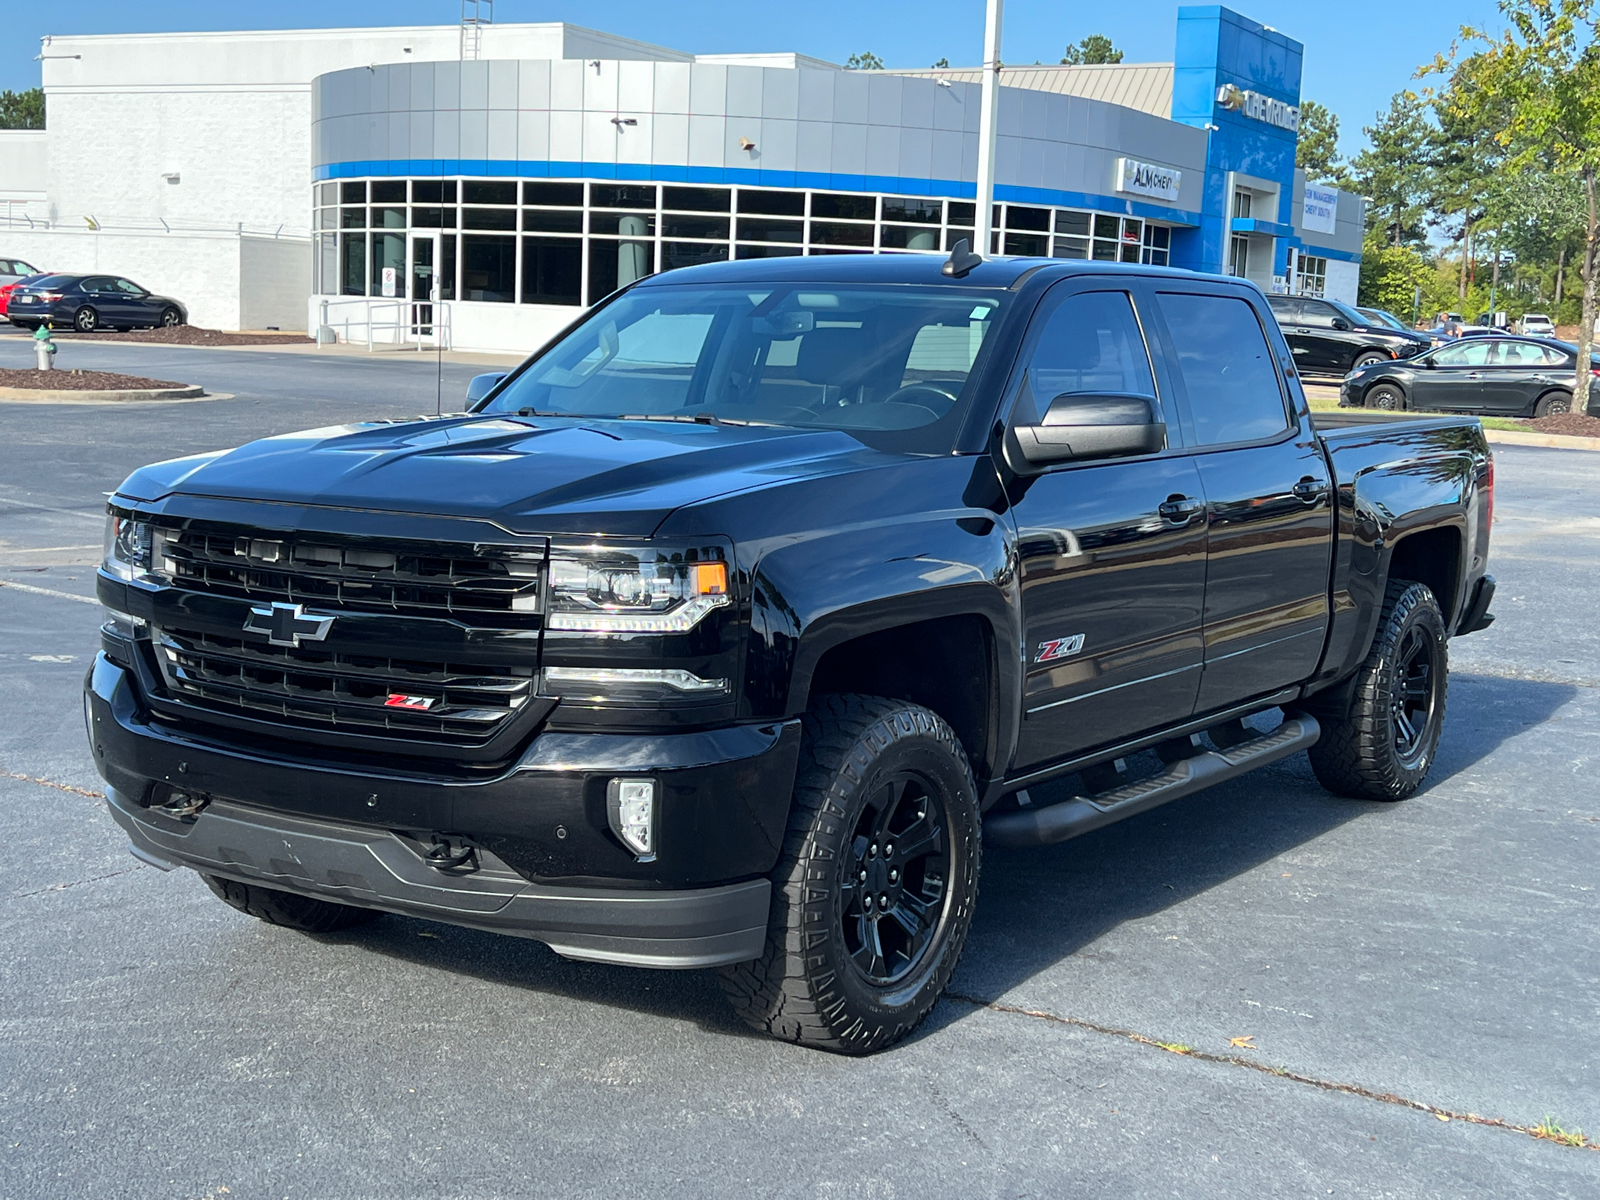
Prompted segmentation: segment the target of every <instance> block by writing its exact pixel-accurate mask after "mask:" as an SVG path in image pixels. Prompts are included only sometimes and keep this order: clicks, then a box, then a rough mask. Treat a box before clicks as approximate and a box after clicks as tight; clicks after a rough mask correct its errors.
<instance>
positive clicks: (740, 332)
mask: <svg viewBox="0 0 1600 1200" xmlns="http://www.w3.org/2000/svg"><path fill="white" fill-rule="evenodd" d="M491 383H492V385H493V386H492V388H491V390H489V391H488V392H486V393H485V394H484V396H483V399H482V400H480V401H479V402H478V403H477V404H476V405H475V406H474V408H475V411H473V412H470V413H466V414H456V415H453V416H448V417H444V418H433V419H423V418H419V419H417V420H413V421H399V422H395V421H388V420H385V421H374V422H371V423H366V424H353V425H341V426H334V427H330V428H324V429H317V430H311V431H308V432H305V433H300V434H286V435H281V436H277V437H273V438H269V439H267V440H265V441H259V442H255V443H252V444H249V445H245V446H241V447H238V448H236V449H232V450H219V451H215V452H212V453H209V454H198V455H192V456H189V457H186V458H183V459H178V460H175V461H172V462H167V463H159V464H156V465H154V466H149V467H145V468H143V469H141V470H139V471H136V472H134V473H133V474H132V475H131V476H129V477H128V478H127V479H126V480H125V481H124V482H123V483H122V484H121V486H120V487H119V488H118V489H117V491H116V493H115V494H114V495H113V496H112V498H111V501H110V513H109V524H108V530H107V542H106V546H107V551H106V557H105V562H104V566H103V567H102V569H101V571H100V574H99V578H98V587H99V596H100V599H101V601H102V602H103V603H104V604H105V606H106V608H107V609H108V610H110V611H109V614H108V620H107V623H106V625H105V627H104V629H103V631H102V648H101V652H100V654H99V655H98V656H97V657H96V659H95V663H94V666H93V668H92V669H91V671H90V672H89V675H88V678H87V679H86V681H85V686H86V690H87V696H86V711H87V718H88V731H89V740H90V745H91V748H92V752H93V755H94V762H95V765H96V766H97V767H98V768H99V770H100V773H101V774H102V775H103V776H104V777H105V779H106V780H107V784H108V786H107V789H106V797H107V803H108V805H109V807H110V809H111V813H112V816H113V817H114V818H115V819H116V821H117V822H118V824H120V825H121V826H122V828H123V829H124V830H126V831H127V833H128V835H129V836H130V838H131V839H132V843H133V847H134V852H135V853H136V854H137V855H139V856H140V857H141V858H143V859H144V860H145V861H147V862H150V863H153V864H155V865H157V866H160V867H163V868H171V867H175V866H184V867H187V868H190V869H193V870H195V871H198V872H200V873H201V874H202V875H203V876H204V877H205V879H206V881H207V883H208V885H209V886H210V887H211V888H212V890H213V891H215V892H216V894H217V895H218V896H219V897H220V898H221V899H222V900H224V901H225V902H227V903H228V904H231V905H233V906H234V907H235V908H238V909H240V910H242V911H244V912H246V913H250V914H252V915H254V916H256V917H259V918H261V919H263V920H266V921H269V922H272V923H273V924H276V925H279V926H287V927H289V928H294V929H302V930H308V931H313V932H321V933H326V932H329V931H331V930H335V929H341V928H346V927H352V926H356V925H359V924H361V923H362V922H365V921H368V920H371V919H372V918H373V917H374V916H376V915H377V914H378V913H380V912H393V913H402V914H410V915H413V916H422V917H426V918H429V919H432V920H439V921H450V922H455V923H457V924H461V925H465V926H471V927H474V928H478V929H486V930H498V931H500V932H504V933H512V934H517V935H519V936H522V937H531V938H535V939H537V940H539V941H542V942H545V943H546V944H548V945H549V946H551V947H552V948H553V949H554V950H555V951H556V952H557V953H558V954H561V955H563V956H565V957H568V958H574V959H587V960H593V961H601V962H609V963H618V964H625V965H632V966H640V967H684V968H688V967H696V968H698V967H717V968H721V969H722V972H723V974H722V983H723V987H724V990H725V992H726V994H727V996H728V997H729V999H730V1000H731V1002H732V1003H733V1005H734V1007H735V1008H736V1009H737V1010H738V1011H739V1012H740V1013H741V1014H742V1015H743V1016H744V1017H745V1019H746V1020H748V1021H749V1022H750V1024H752V1025H753V1026H755V1027H756V1028H757V1029H760V1030H763V1031H766V1032H768V1033H771V1034H773V1035H774V1036H777V1037H780V1038H783V1039H785V1040H788V1041H794V1042H800V1043H802V1044H805V1045H810V1046H816V1047H821V1048H825V1049H829V1050H835V1051H841V1052H844V1053H864V1052H867V1051H870V1050H874V1049H877V1048H878V1047H881V1046H885V1045H888V1044H889V1043H891V1042H893V1041H895V1040H896V1039H898V1038H900V1037H902V1036H904V1035H905V1034H906V1033H907V1032H908V1031H909V1030H911V1029H912V1028H913V1027H915V1025H916V1024H917V1022H918V1021H919V1020H920V1019H921V1018H922V1017H923V1016H924V1015H925V1014H926V1013H927V1012H928V1011H929V1009H930V1008H932V1006H933V1004H934V1002H935V1000H937V998H938V996H939V993H940V991H941V989H943V988H944V986H945V984H946V983H947V981H948V980H949V979H950V976H951V972H952V971H953V970H954V969H955V966H956V961H957V959H958V958H959V956H960V954H961V949H962V946H963V944H964V943H965V941H966V938H967V935H968V932H969V929H970V928H971V922H972V914H973V907H974V905H975V903H976V902H977V897H978V876H979V865H980V861H981V859H982V847H983V842H984V841H985V840H986V839H987V840H989V841H991V842H994V843H997V844H1001V845H1007V846H1042V845H1046V844H1049V843H1053V842H1060V841H1063V840H1065V839H1067V838H1071V837H1076V836H1078V835H1080V834H1084V833H1088V832H1090V831H1092V830H1095V829H1098V828H1100V827H1102V826H1104V825H1107V824H1110V823H1111V822H1113V821H1117V820H1121V819H1122V818H1124V817H1127V816H1130V815H1132V814H1134V813H1139V812H1144V811H1147V810H1148V809H1150V808H1153V807H1154V806H1156V805H1158V804H1162V803H1164V802H1166V801H1169V800H1172V799H1175V798H1177V797H1179V796H1183V795H1187V794H1189V793H1190V792H1193V791H1195V790H1197V789H1199V788H1202V787H1206V786H1208V785H1210V784H1212V783H1216V782H1218V781H1220V780H1225V779H1230V778H1233V777H1235V776H1237V775H1239V774H1241V773H1243V772H1245V771H1249V770H1253V769H1255V768H1257V767H1261V766H1264V765H1266V764H1268V763H1271V762H1275V761H1279V760H1282V759H1284V758H1286V757H1288V756H1289V755H1292V754H1295V753H1298V752H1300V751H1302V750H1309V753H1310V764H1311V767H1312V769H1313V770H1314V771H1315V772H1316V776H1317V778H1318V779H1319V780H1321V781H1322V783H1323V784H1324V786H1326V787H1327V788H1329V789H1330V790H1332V791H1334V792H1336V793H1338V794H1340V795H1345V796H1353V797H1360V798H1363V799H1367V800H1388V801H1394V800H1402V799H1404V798H1405V797H1407V796H1410V795H1411V794H1412V793H1413V792H1415V791H1416V790H1417V788H1418V787H1419V786H1420V785H1421V783H1422V781H1423V779H1424V777H1425V776H1426V775H1427V774H1428V771H1429V769H1430V768H1431V767H1432V766H1433V761H1434V753H1435V749H1436V747H1437V745H1438V742H1439V736H1440V730H1441V729H1442V726H1443V721H1444V714H1445V691H1446V676H1447V666H1448V664H1447V659H1446V643H1447V641H1448V639H1449V638H1450V637H1452V636H1454V635H1457V634H1464V633H1471V632H1472V631H1473V630H1476V629H1481V628H1483V627H1484V626H1485V625H1487V624H1488V622H1489V621H1491V620H1492V619H1493V618H1492V616H1491V615H1490V614H1489V613H1488V611H1487V609H1488V605H1489V601H1490V599H1491V597H1492V596H1493V594H1494V581H1493V579H1492V578H1490V577H1489V576H1488V575H1486V574H1485V573H1484V569H1485V566H1486V565H1487V561H1488V550H1489V530H1490V515H1491V511H1492V500H1493V491H1492V488H1493V479H1494V475H1493V463H1492V460H1491V459H1490V456H1489V449H1488V446H1487V445H1486V443H1485V441H1484V437H1483V431H1482V430H1481V429H1480V428H1479V426H1478V422H1477V421H1476V420H1473V419H1468V418H1460V417H1454V418H1434V419H1431V420H1412V421H1400V422H1398V423H1397V424H1379V425H1373V424H1361V425H1359V426H1357V427H1355V428H1351V429H1333V430H1323V431H1319V430H1318V429H1317V428H1315V427H1314V426H1313V424H1312V418H1311V413H1310V411H1309V409H1308V407H1307V404H1306V399H1305V395H1304V392H1303V391H1302V390H1301V387H1300V382H1299V379H1298V378H1297V374H1296V372H1294V370H1293V364H1292V360H1291V358H1290V355H1289V351H1288V347H1287V346H1285V345H1284V342H1283V339H1282V337H1281V336H1280V335H1279V332H1278V328H1277V326H1276V324H1275V323H1274V322H1273V321H1272V319H1271V316H1270V313H1269V310H1268V308H1267V303H1266V299H1265V297H1264V296H1263V295H1262V294H1261V291H1260V290H1259V289H1258V288H1257V287H1256V286H1255V285H1254V284H1251V283H1249V282H1248V281H1246V280H1242V279H1223V278H1220V277H1211V276H1205V275H1199V274H1195V273H1191V272H1187V271H1176V270H1171V271H1169V270H1165V269H1163V268H1158V267H1140V266H1137V265H1132V264H1130V265H1127V266H1124V265H1120V264H1116V263H1099V262H1078V263H1069V262H1062V261H1060V260H1052V259H1044V260H1040V259H1017V258H1001V259H996V260H992V261H984V260H981V259H977V258H976V256H973V255H970V254H968V253H967V252H966V250H965V243H964V242H962V243H958V245H957V247H956V250H955V252H953V253H952V255H951V258H950V259H949V260H948V261H947V262H946V263H945V264H944V269H943V270H941V263H940V260H939V259H938V258H937V257H934V256H931V255H927V256H924V255H882V256H878V255H863V256H860V257H854V256H851V257H822V256H818V257H811V258H787V259H751V260H745V261H737V262H728V263H719V264H713V265H706V266H698V267H687V268H684V269H681V270H676V271H671V272H667V273H664V274H661V275H656V276H651V277H649V278H648V279H644V280H641V281H639V282H638V283H636V284H634V285H632V286H630V287H628V288H626V289H624V290H622V291H620V292H617V293H615V294H613V295H612V296H611V297H610V298H608V299H607V300H606V301H605V302H603V303H601V304H599V305H597V306H596V307H595V308H594V309H593V311H591V312H590V313H589V314H587V315H586V316H585V317H584V318H583V319H582V320H580V321H579V322H578V323H577V324H575V325H574V326H573V327H572V328H570V329H569V330H568V331H567V332H566V333H564V334H562V335H560V336H558V337H556V338H555V339H553V340H552V341H551V342H550V344H549V345H548V346H547V347H546V348H544V349H543V350H541V351H540V352H539V353H538V354H536V355H535V356H534V357H532V358H530V359H529V360H528V361H527V362H525V363H524V364H523V365H522V366H521V367H520V368H518V369H517V370H516V371H515V372H513V373H512V374H511V375H510V376H508V377H506V378H503V379H497V380H493V381H491ZM1335 419H1336V420H1337V418H1335ZM1345 419H1346V420H1349V418H1348V416H1347V417H1346V418H1345ZM1284 802H1285V803H1289V802H1290V801H1287V800H1285V801H1284ZM1394 849H1395V859H1396V864H1397V865H1396V868H1395V869H1396V870H1397V871H1398V870H1401V869H1402V868H1401V867H1400V866H1399V864H1400V863H1401V862H1402V861H1404V862H1409V861H1410V858H1409V857H1408V855H1409V850H1408V848H1407V845H1406V843H1405V840H1404V837H1403V836H1399V837H1397V839H1396V841H1395V843H1394ZM151 904H152V906H151V908H150V910H149V911H148V913H147V914H146V919H147V920H149V921H151V922H162V921H166V920H168V919H170V914H169V913H168V911H167V910H166V909H165V908H163V907H161V906H160V902H159V901H155V900H154V899H152V901H151Z"/></svg>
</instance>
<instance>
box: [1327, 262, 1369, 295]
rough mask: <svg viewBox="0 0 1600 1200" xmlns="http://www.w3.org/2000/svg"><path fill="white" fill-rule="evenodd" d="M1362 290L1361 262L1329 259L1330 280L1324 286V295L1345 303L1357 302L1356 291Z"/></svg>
mask: <svg viewBox="0 0 1600 1200" xmlns="http://www.w3.org/2000/svg"><path fill="white" fill-rule="evenodd" d="M1360 290H1361V264H1360V263H1358V262H1344V261H1343V260H1342V259H1337V258H1330V259H1329V260H1328V282H1327V284H1326V285H1324V287H1323V291H1322V294H1323V296H1324V297H1326V298H1327V299H1329V300H1338V301H1340V302H1342V303H1344V304H1354V303H1355V302H1356V293H1357V292H1359V291H1360Z"/></svg>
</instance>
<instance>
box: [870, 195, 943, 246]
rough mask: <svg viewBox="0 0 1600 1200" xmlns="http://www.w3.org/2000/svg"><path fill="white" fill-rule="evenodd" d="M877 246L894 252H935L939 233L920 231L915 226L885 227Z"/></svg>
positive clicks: (935, 230)
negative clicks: (885, 247)
mask: <svg viewBox="0 0 1600 1200" xmlns="http://www.w3.org/2000/svg"><path fill="white" fill-rule="evenodd" d="M884 207H885V208H887V207H888V206H887V205H885V206H884ZM878 244H879V245H880V246H887V247H890V248H891V249H895V250H937V249H938V248H939V231H938V230H937V229H922V228H918V227H917V226H915V225H909V226H907V225H885V226H884V227H883V237H882V239H881V240H880V241H879V243H878Z"/></svg>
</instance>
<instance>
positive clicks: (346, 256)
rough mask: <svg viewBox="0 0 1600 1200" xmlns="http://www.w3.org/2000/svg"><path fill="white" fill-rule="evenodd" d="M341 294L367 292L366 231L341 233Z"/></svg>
mask: <svg viewBox="0 0 1600 1200" xmlns="http://www.w3.org/2000/svg"><path fill="white" fill-rule="evenodd" d="M339 294H340V295H341V296H365V295H366V294H367V235H366V234H364V233H341V234H340V235H339Z"/></svg>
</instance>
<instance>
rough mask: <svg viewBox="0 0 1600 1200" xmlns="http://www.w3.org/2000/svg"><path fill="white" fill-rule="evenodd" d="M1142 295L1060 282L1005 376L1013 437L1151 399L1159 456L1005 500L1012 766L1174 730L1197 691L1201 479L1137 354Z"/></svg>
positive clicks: (1032, 486)
mask: <svg viewBox="0 0 1600 1200" xmlns="http://www.w3.org/2000/svg"><path fill="white" fill-rule="evenodd" d="M1142 286H1143V285H1142V284H1140V283H1137V282H1135V281H1131V280H1127V279H1117V280H1115V281H1111V280H1105V279H1101V280H1095V279H1075V280H1066V281H1064V282H1063V283H1061V284H1060V285H1058V286H1057V287H1055V288H1052V289H1051V290H1050V292H1048V293H1047V294H1046V296H1045V298H1044V300H1043V301H1042V302H1041V304H1040V307H1039V310H1038V312H1037V313H1036V314H1035V316H1034V318H1033V322H1032V324H1031V326H1030V329H1029V333H1028V337H1027V339H1026V341H1025V342H1024V349H1023V352H1022V355H1021V357H1020V359H1019V361H1018V367H1017V370H1016V371H1015V372H1014V373H1013V380H1014V383H1013V389H1014V391H1013V396H1012V398H1011V400H1010V402H1009V407H1010V412H1011V416H1010V419H1011V420H1012V421H1013V422H1014V423H1020V424H1035V423H1037V421H1038V419H1039V417H1040V416H1041V415H1042V414H1043V412H1044V411H1045V410H1046V409H1047V408H1048V407H1049V405H1050V402H1051V400H1053V399H1054V398H1055V397H1056V396H1058V395H1061V394H1063V393H1070V392H1119V393H1123V394H1128V395H1140V396H1149V397H1153V398H1157V400H1158V403H1159V404H1160V405H1161V406H1162V410H1163V412H1164V413H1165V414H1166V421H1167V426H1168V431H1169V443H1168V448H1167V449H1166V450H1164V451H1163V452H1161V453H1159V454H1152V455H1144V456H1141V457H1138V458H1126V459H1115V460H1107V461H1102V462H1086V463H1065V464H1061V465H1059V466H1056V467H1054V468H1051V469H1049V470H1047V471H1045V472H1044V473H1043V474H1040V475H1036V476H1031V477H1028V478H1025V479H1021V480H1018V481H1017V482H1016V483H1015V485H1014V486H1013V488H1012V510H1011V511H1012V517H1013V519H1014V520H1015V522H1016V536H1017V551H1018V558H1019V560H1020V563H1019V566H1020V573H1021V594H1022V621H1023V638H1024V641H1023V651H1024V654H1025V659H1026V667H1025V669H1026V690H1025V693H1024V703H1023V708H1024V718H1023V725H1022V734H1021V738H1020V740H1019V746H1018V753H1017V764H1016V765H1017V766H1019V767H1026V766H1033V765H1036V764H1041V763H1045V762H1049V761H1050V760H1052V759H1058V758H1061V757H1063V756H1065V755H1068V754H1071V753H1073V752H1075V751H1080V750H1085V749H1088V748H1090V747H1094V746H1099V745H1104V744H1106V743H1109V742H1114V741H1117V740H1120V739H1123V738H1127V737H1131V736H1133V735H1136V734H1138V733H1141V732H1143V731H1145V730H1147V729H1152V728H1157V727H1159V726H1162V725H1165V724H1169V723H1172V722H1176V721H1181V720H1184V719H1186V718H1187V717H1188V716H1189V714H1190V713H1191V712H1192V711H1193V709H1194V701H1195V694H1196V691H1197V689H1198V685H1199V679H1200V666H1201V655H1200V645H1201V643H1200V617H1201V604H1202V601H1203V598H1204V593H1205V524H1204V520H1203V513H1204V503H1203V500H1202V496H1201V491H1200V477H1199V473H1198V471H1197V470H1196V468H1195V464H1194V459H1193V457H1192V456H1191V455H1189V454H1188V453H1187V452H1186V451H1185V450H1184V449H1183V443H1182V434H1181V432H1180V426H1179V423H1178V413H1177V409H1176V407H1175V405H1174V404H1173V401H1172V399H1171V396H1170V392H1169V389H1168V388H1167V387H1166V386H1165V385H1163V386H1162V387H1161V388H1160V389H1158V388H1157V385H1156V375H1155V373H1154V372H1153V370H1152V364H1151V360H1150V357H1149V354H1148V351H1147V348H1146V343H1145V336H1144V325H1145V322H1146V320H1147V318H1146V316H1145V312H1146V309H1147V304H1146V303H1144V302H1143V301H1142V300H1141V297H1144V296H1147V294H1146V293H1144V292H1143V291H1142Z"/></svg>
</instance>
